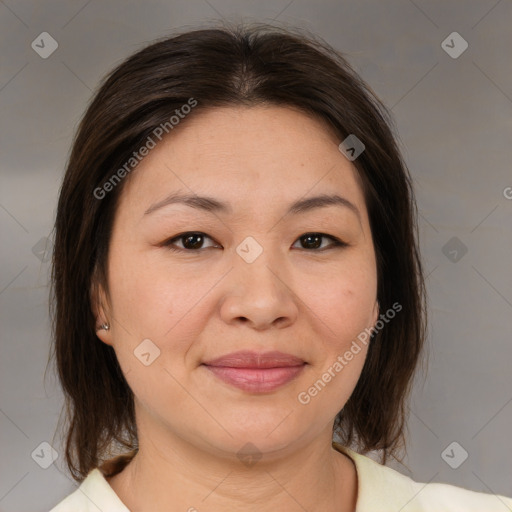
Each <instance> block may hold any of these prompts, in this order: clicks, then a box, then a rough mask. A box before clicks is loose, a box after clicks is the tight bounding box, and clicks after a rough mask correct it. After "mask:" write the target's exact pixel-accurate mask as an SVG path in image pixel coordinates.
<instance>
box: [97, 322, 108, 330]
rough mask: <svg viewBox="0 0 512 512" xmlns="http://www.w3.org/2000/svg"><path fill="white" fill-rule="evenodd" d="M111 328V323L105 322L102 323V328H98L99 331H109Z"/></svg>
mask: <svg viewBox="0 0 512 512" xmlns="http://www.w3.org/2000/svg"><path fill="white" fill-rule="evenodd" d="M109 329H110V325H109V324H107V323H105V324H101V325H100V328H99V329H98V331H108V330H109Z"/></svg>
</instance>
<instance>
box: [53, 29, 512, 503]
mask: <svg viewBox="0 0 512 512" xmlns="http://www.w3.org/2000/svg"><path fill="white" fill-rule="evenodd" d="M390 125H391V122H390V119H389V117H388V115H387V113H386V109H385V108H384V107H383V105H382V104H381V103H380V101H379V100H378V99H377V98H376V97H375V95H374V94H373V93H372V92H371V90H370V89H369V88H368V87H367V86H366V85H365V84H364V83H363V82H362V81H361V79H360V78H359V77H358V76H357V75H356V74H355V73H354V71H353V70H352V69H351V68H350V66H349V64H348V63H347V62H346V61H345V60H344V59H343V57H342V56H341V55H340V54H339V53H337V52H336V51H334V50H333V49H332V48H330V47H328V45H326V44H325V43H323V42H321V41H319V40H316V39H315V38H307V37H304V36H302V35H300V34H298V33H293V31H290V30H288V31H285V30H282V29H277V28H273V27H269V26H264V25H261V26H253V27H252V28H250V29H247V28H245V27H239V28H237V27H235V28H220V29H218V28H213V29H208V30H198V31H191V32H185V33H182V34H181V35H177V36H174V37H171V38H167V39H164V40H162V41H159V42H156V43H154V44H152V45H150V46H148V47H147V48H145V49H143V50H142V51H139V52H137V53H136V54H134V55H133V56H131V57H130V58H128V59H127V60H126V61H125V62H123V63H122V64H121V65H120V66H118V67H117V69H115V70H114V71H113V72H112V73H111V74H110V76H109V77H108V78H107V79H106V81H105V82H104V83H103V84H102V86H101V88H100V89H99V91H98V92H97V93H96V95H95V97H94V99H93V101H92V103H91V105H90V106H89V108H88V110H87V112H86V114H85V116H84V118H83V120H82V122H81V125H80V127H79V130H78V133H77V135H76V138H75V141H74V145H73V149H72V152H71V156H70V159H69V163H68V167H67V171H66V176H65V179H64V183H63V186H62V190H61V193H60V199H59V205H58V211H57V220H56V241H55V253H54V259H53V290H54V297H55V312H54V315H55V316H54V318H55V357H56V362H57V368H58V372H59V377H60V380H61V383H62V386H63V389H64V392H65V394H66V399H67V405H68V413H69V425H68V426H67V428H66V432H67V443H66V460H67V463H68V467H69V470H70V472H71V474H72V475H73V477H74V478H75V479H76V480H77V481H78V482H81V486H80V489H79V490H77V491H76V492H74V493H73V494H71V495H70V496H68V497H67V498H66V499H64V500H63V501H62V502H61V503H60V504H59V505H57V506H56V507H55V508H54V509H53V511H52V512H65V511H71V510H73V512H78V511H82V510H83V511H85V510H91V509H92V508H91V507H93V508H94V509H95V510H96V509H100V510H102V511H103V512H107V511H128V510H129V511H132V512H135V511H146V510H147V511H160V510H162V511H163V510H165V511H174V510H188V511H196V510H197V511H200V512H203V511H208V510H244V511H253V510H254V511H256V510H258V511H265V510H282V511H295V510H297V511H299V510H311V511H312V510H323V511H326V512H330V511H333V512H334V511H337V512H349V511H351V512H353V511H357V512H362V511H365V512H366V511H372V512H378V511H393V512H396V511H398V510H401V511H404V512H412V511H435V512H440V511H450V510H453V511H455V510H457V511H460V510H464V511H470V510H475V511H476V510H479V511H483V510H485V511H487V512H490V511H493V510H496V511H498V510H500V511H501V510H506V508H504V507H505V506H508V507H509V509H512V500H511V499H509V498H505V497H503V496H494V495H487V494H484V493H477V492H473V491H470V490H467V489H463V488H459V487H455V486H451V485H446V484H440V483H429V484H428V485H425V484H423V483H417V482H414V481H413V480H412V479H410V478H408V477H405V476H403V475H401V474H400V473H398V472H396V471H394V470H393V469H391V468H388V467H386V466H383V465H381V464H379V463H377V462H375V461H374V460H372V459H370V458H369V457H367V456H365V455H363V454H364V453H367V452H368V451H371V450H378V451H380V452H381V454H382V461H383V463H385V462H386V460H387V458H389V457H390V456H393V457H395V456H396V454H397V452H398V451H399V450H400V449H401V448H403V446H404V425H405V414H404V410H405V404H406V399H407V396H408V393H409V390H410V386H411V381H412V378H413V375H414V371H415V369H416V367H417V365H418V363H419V360H420V357H421V354H422V346H423V341H424V338H425V330H426V328H425V326H426V312H425V288H424V278H423V270H422V266H421V262H420V257H419V254H418V247H417V241H416V209H415V208H416V207H415V202H414V196H413V189H412V186H411V182H410V177H409V174H408V171H407V169H406V167H405V164H404V163H403V161H402V158H401V156H400V153H399V151H398V149H397V145H396V143H395V140H394V137H393V134H392V131H391V128H390ZM333 433H334V434H335V436H336V439H337V441H334V442H333Z"/></svg>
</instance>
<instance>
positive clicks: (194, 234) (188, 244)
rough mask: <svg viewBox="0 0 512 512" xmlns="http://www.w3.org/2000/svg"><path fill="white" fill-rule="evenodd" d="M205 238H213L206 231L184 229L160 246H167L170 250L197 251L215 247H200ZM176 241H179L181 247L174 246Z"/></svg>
mask: <svg viewBox="0 0 512 512" xmlns="http://www.w3.org/2000/svg"><path fill="white" fill-rule="evenodd" d="M206 238H208V239H210V240H213V239H212V238H211V237H210V236H208V235H207V234H206V233H202V232H201V231H186V232H185V233H180V234H179V235H176V236H174V237H172V238H169V239H168V240H166V241H165V242H163V244H162V246H163V247H167V248H168V249H169V250H171V251H180V252H198V251H200V250H202V249H209V248H211V247H215V246H213V245H212V246H209V247H201V246H202V245H203V243H204V240H205V239H206ZM176 241H180V242H181V243H182V246H183V247H176Z"/></svg>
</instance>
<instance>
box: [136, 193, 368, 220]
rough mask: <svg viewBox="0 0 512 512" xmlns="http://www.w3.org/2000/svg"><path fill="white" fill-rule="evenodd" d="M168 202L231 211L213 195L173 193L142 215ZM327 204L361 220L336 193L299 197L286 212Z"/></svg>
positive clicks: (207, 209)
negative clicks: (350, 212) (348, 211)
mask: <svg viewBox="0 0 512 512" xmlns="http://www.w3.org/2000/svg"><path fill="white" fill-rule="evenodd" d="M170 204H184V205H186V206H190V207H191V208H196V209H198V210H203V211H206V212H210V213H215V212H219V213H225V214H232V213H233V209H232V207H231V206H230V205H229V204H228V203H225V202H222V201H219V200H218V199H215V198H213V197H208V196H197V195H191V194H180V193H173V194H170V195H169V196H167V197H166V198H165V199H163V200H162V201H159V202H158V203H155V204H153V205H152V206H150V207H149V208H148V209H147V210H146V211H145V212H144V215H149V214H150V213H153V212H154V211H156V210H159V209H160V208H163V207H164V206H168V205H170ZM328 206H340V207H342V208H348V209H349V210H350V211H352V212H353V213H354V214H355V215H356V216H357V218H358V219H359V221H361V214H360V212H359V210H358V209H357V207H356V206H355V205H354V204H353V203H352V202H350V201H349V200H348V199H346V198H345V197H342V196H339V195H337V194H334V195H328V194H322V195H319V196H314V197H309V198H307V199H299V200H297V201H295V202H294V203H292V204H291V205H290V207H289V208H288V211H287V212H286V214H300V213H305V212H308V211H311V210H314V209H317V208H326V207H328Z"/></svg>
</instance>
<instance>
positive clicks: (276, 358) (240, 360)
mask: <svg viewBox="0 0 512 512" xmlns="http://www.w3.org/2000/svg"><path fill="white" fill-rule="evenodd" d="M306 364H307V363H306V362H305V361H304V360H303V359H300V358H298V357H296V356H293V355H291V354H285V353H283V352H261V353H258V352H250V351H242V352H234V353H232V354H227V355H225V356H221V357H219V358H216V359H213V360H210V361H206V362H204V363H203V366H205V368H206V369H207V370H209V371H210V372H211V373H213V375H215V376H216V377H217V378H219V379H220V380H222V381H224V382H225V383H227V384H230V385H232V386H234V387H237V388H239V389H241V390H243V391H248V392H253V393H266V392H271V391H274V390H276V389H278V388H280V387H281V386H284V385H285V384H287V383H288V382H290V381H291V380H293V379H295V378H296V377H298V375H299V374H300V373H301V372H302V371H303V370H304V368H305V366H306Z"/></svg>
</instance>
